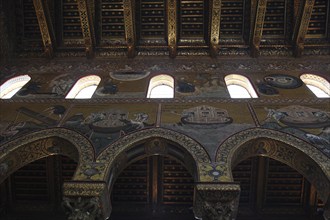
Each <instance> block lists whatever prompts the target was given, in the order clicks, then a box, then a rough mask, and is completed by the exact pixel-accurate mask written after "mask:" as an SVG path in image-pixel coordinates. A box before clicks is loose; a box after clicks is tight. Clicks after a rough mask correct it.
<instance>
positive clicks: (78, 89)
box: [65, 75, 101, 99]
mask: <svg viewBox="0 0 330 220" xmlns="http://www.w3.org/2000/svg"><path fill="white" fill-rule="evenodd" d="M100 82H101V78H100V77H99V76H96V75H89V76H85V77H83V78H80V79H79V80H78V81H77V82H76V83H75V84H74V86H73V87H72V89H71V90H70V92H69V93H68V94H67V96H66V97H65V98H66V99H89V98H91V97H92V96H93V94H94V92H95V90H96V88H97V86H98V85H99V83H100Z"/></svg>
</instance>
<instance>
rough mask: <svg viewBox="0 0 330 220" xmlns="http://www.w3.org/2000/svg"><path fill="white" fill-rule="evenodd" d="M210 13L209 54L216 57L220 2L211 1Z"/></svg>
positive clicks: (218, 0)
mask: <svg viewBox="0 0 330 220" xmlns="http://www.w3.org/2000/svg"><path fill="white" fill-rule="evenodd" d="M211 13H212V15H211V16H212V17H211V33H210V54H211V56H212V57H216V56H217V54H218V48H219V39H220V17H221V0H213V3H212V12H211Z"/></svg>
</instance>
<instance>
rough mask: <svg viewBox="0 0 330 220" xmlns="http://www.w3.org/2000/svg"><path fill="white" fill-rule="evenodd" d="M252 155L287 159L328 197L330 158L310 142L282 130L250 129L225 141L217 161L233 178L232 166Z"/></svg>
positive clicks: (323, 197)
mask: <svg viewBox="0 0 330 220" xmlns="http://www.w3.org/2000/svg"><path fill="white" fill-rule="evenodd" d="M252 156H266V157H270V158H273V159H275V160H278V161H280V162H282V163H285V164H287V165H289V166H291V167H292V168H294V169H296V170H297V171H298V172H300V173H301V174H302V175H304V176H305V178H306V179H308V180H309V181H310V182H311V183H312V184H314V185H315V186H316V189H317V190H318V191H319V192H320V194H321V195H322V198H321V199H322V200H323V201H327V199H328V196H329V195H330V158H328V157H327V156H326V155H325V154H323V153H322V152H321V151H319V150H318V149H317V148H315V147H314V146H312V145H311V144H309V143H307V142H305V141H303V140H301V139H299V138H297V137H294V136H292V135H290V134H287V133H283V132H280V131H275V130H269V129H261V128H254V129H248V130H245V131H242V132H239V133H237V134H234V135H233V136H231V137H229V138H228V139H227V140H226V141H224V142H223V143H222V144H221V145H220V146H219V148H218V151H217V153H216V161H217V163H219V164H223V166H224V170H225V172H224V175H227V177H228V178H229V179H230V180H233V177H232V173H231V172H232V167H233V166H234V165H235V164H237V163H238V162H239V161H241V160H244V159H246V158H248V157H252Z"/></svg>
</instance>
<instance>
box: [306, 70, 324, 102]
mask: <svg viewBox="0 0 330 220" xmlns="http://www.w3.org/2000/svg"><path fill="white" fill-rule="evenodd" d="M300 79H301V80H302V81H303V82H304V83H305V84H306V86H307V87H308V88H309V89H310V90H311V91H312V92H313V93H314V94H315V95H316V97H318V98H330V83H329V82H328V81H327V80H326V79H324V78H323V77H321V76H317V75H314V74H303V75H301V76H300Z"/></svg>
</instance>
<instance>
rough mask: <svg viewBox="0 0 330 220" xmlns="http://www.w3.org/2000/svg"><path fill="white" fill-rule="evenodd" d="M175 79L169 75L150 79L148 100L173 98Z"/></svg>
mask: <svg viewBox="0 0 330 220" xmlns="http://www.w3.org/2000/svg"><path fill="white" fill-rule="evenodd" d="M173 97H174V79H173V77H172V76H169V75H163V74H162V75H157V76H154V77H153V78H151V79H150V82H149V87H148V93H147V98H173Z"/></svg>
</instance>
